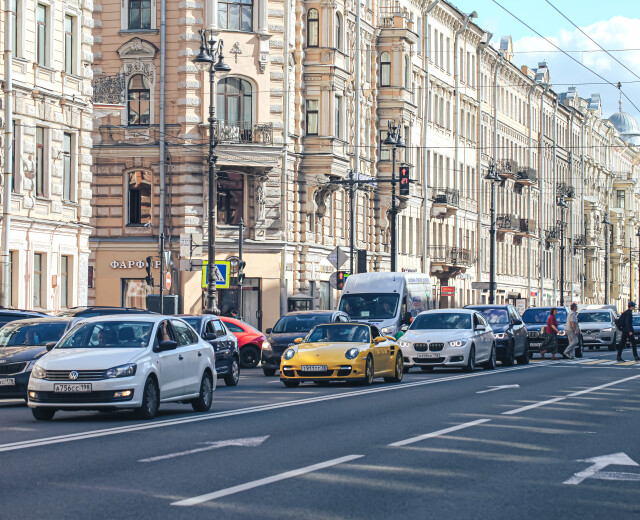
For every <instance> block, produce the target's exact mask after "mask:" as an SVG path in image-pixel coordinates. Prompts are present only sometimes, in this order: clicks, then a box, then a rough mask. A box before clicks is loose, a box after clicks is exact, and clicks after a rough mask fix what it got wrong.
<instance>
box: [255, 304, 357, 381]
mask: <svg viewBox="0 0 640 520" xmlns="http://www.w3.org/2000/svg"><path fill="white" fill-rule="evenodd" d="M349 321H351V320H350V318H349V315H348V314H347V313H346V312H342V311H293V312H288V313H287V314H285V315H284V316H281V317H280V319H279V320H278V321H277V322H276V324H275V325H274V326H273V328H272V329H271V328H270V329H267V330H266V331H265V332H266V333H267V342H266V343H265V344H264V345H263V347H262V370H263V372H264V375H265V376H274V375H275V374H276V371H277V370H278V369H279V368H280V358H281V357H282V353H283V352H284V351H285V350H286V349H287V347H289V346H291V345H292V344H293V340H294V339H296V338H299V337H301V336H306V335H307V334H308V333H309V332H310V331H311V329H313V328H314V327H315V326H316V325H322V324H324V323H347V322H349Z"/></svg>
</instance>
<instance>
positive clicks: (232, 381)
mask: <svg viewBox="0 0 640 520" xmlns="http://www.w3.org/2000/svg"><path fill="white" fill-rule="evenodd" d="M239 381H240V365H239V364H238V360H237V359H236V358H235V357H234V358H233V361H232V362H231V372H230V373H229V374H227V375H226V376H224V384H225V385H227V386H236V385H237V384H238V382H239Z"/></svg>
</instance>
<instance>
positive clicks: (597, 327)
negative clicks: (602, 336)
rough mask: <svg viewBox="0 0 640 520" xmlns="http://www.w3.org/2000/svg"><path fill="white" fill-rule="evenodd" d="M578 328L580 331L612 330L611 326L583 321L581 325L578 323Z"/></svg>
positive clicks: (598, 322) (609, 324)
mask: <svg viewBox="0 0 640 520" xmlns="http://www.w3.org/2000/svg"><path fill="white" fill-rule="evenodd" d="M578 327H579V328H580V330H582V329H594V330H602V329H610V328H613V324H611V323H603V322H601V321H594V322H588V321H583V322H582V323H578Z"/></svg>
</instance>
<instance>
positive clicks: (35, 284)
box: [31, 253, 45, 308]
mask: <svg viewBox="0 0 640 520" xmlns="http://www.w3.org/2000/svg"><path fill="white" fill-rule="evenodd" d="M44 268H45V255H44V254H42V253H34V254H33V275H32V278H31V289H32V305H33V307H34V308H41V307H43V305H42V300H43V298H42V293H43V291H42V281H43V275H44Z"/></svg>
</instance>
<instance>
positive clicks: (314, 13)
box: [307, 9, 320, 47]
mask: <svg viewBox="0 0 640 520" xmlns="http://www.w3.org/2000/svg"><path fill="white" fill-rule="evenodd" d="M319 22H320V17H319V16H318V10H317V9H309V12H308V13H307V47H317V46H318V45H319V41H318V40H319V38H318V34H319V26H318V24H319Z"/></svg>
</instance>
